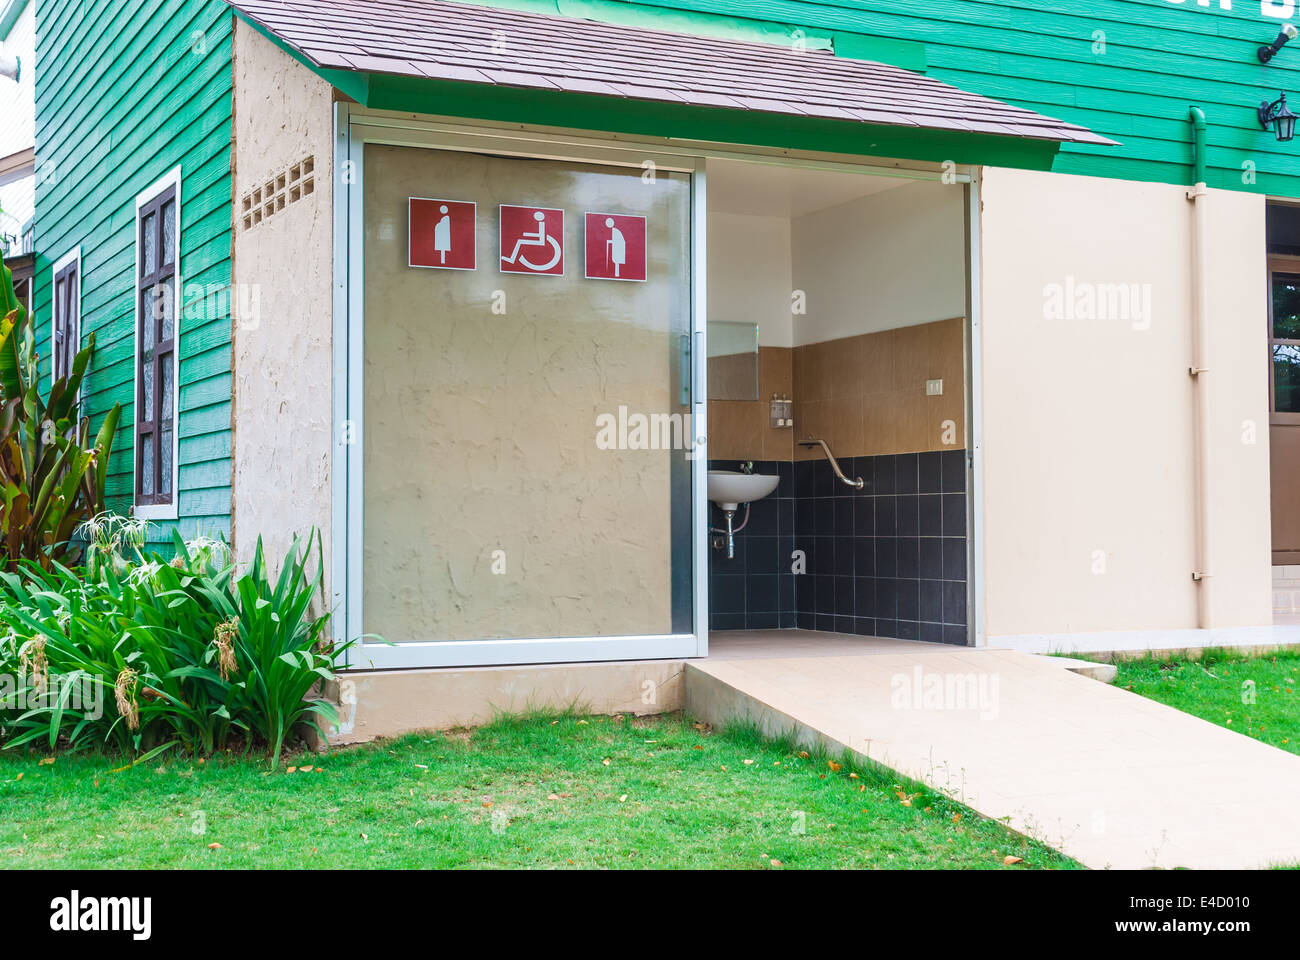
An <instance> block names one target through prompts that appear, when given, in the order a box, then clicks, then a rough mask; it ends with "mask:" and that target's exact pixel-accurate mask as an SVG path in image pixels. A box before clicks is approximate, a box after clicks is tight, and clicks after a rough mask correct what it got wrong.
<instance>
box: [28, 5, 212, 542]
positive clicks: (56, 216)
mask: <svg viewBox="0 0 1300 960" xmlns="http://www.w3.org/2000/svg"><path fill="white" fill-rule="evenodd" d="M36 17H37V24H38V39H37V65H36V118H37V119H36V162H37V169H38V172H40V173H41V174H42V175H41V176H40V177H39V178H38V180H39V182H38V186H37V194H36V249H37V256H38V260H37V285H36V294H35V312H36V315H37V317H38V320H39V322H40V326H39V328H38V349H39V350H40V352H41V354H42V361H41V363H42V373H43V375H44V376H46V377H48V375H49V360H48V354H49V350H48V339H49V333H50V329H49V317H50V299H51V278H50V266H51V264H52V263H53V262H54V261H55V260H57V259H58V258H59V257H61V256H63V255H64V254H65V253H67V252H68V251H69V250H71V249H73V248H74V247H76V246H78V245H80V247H81V253H82V276H83V279H82V299H81V310H82V320H81V330H82V335H83V337H85V336H86V335H87V334H89V333H90V332H92V331H93V332H94V334H95V338H96V343H95V356H94V358H93V360H92V362H91V367H90V373H89V375H88V377H87V381H86V386H85V387H84V388H83V397H84V398H85V412H86V413H87V414H88V415H89V416H90V417H91V420H92V428H93V427H95V426H97V424H98V422H99V421H100V419H101V418H102V417H103V414H104V412H105V411H106V410H107V409H108V408H109V407H110V406H111V405H112V404H113V403H121V404H122V406H123V416H122V426H121V429H120V431H119V433H118V436H117V438H116V440H115V445H114V456H113V464H112V469H111V473H110V479H109V484H108V494H109V497H110V503H111V505H112V506H113V507H114V508H115V509H117V510H119V511H121V512H126V510H127V509H128V508H129V507H130V505H131V502H132V493H133V489H132V488H133V464H134V449H133V447H134V443H133V441H134V436H135V432H134V430H135V426H134V425H135V416H134V407H135V404H134V395H133V390H134V382H135V381H134V372H135V371H134V349H135V347H134V343H135V313H134V289H135V288H134V279H135V198H136V196H137V195H138V194H139V193H140V192H141V191H143V190H145V189H147V188H148V187H149V186H150V185H151V184H153V183H155V182H156V181H157V180H159V179H160V178H161V177H163V176H164V175H165V174H167V173H168V172H169V171H170V170H172V169H173V168H175V167H176V166H178V165H179V166H180V167H181V175H182V180H181V204H182V206H181V238H180V277H181V283H182V312H181V318H180V345H179V350H178V357H179V360H180V375H179V388H180V421H179V423H178V427H177V429H178V431H179V462H178V470H177V489H178V491H179V503H178V513H179V517H180V520H179V522H180V525H181V529H182V531H183V532H184V533H185V534H186V535H190V534H193V533H196V532H202V533H207V534H217V533H222V534H226V535H229V532H230V483H231V472H230V463H231V459H230V442H231V432H230V410H231V405H230V390H231V372H230V369H231V368H230V312H229V301H228V291H229V285H230V279H231V275H230V240H231V234H230V203H231V197H230V190H231V179H230V139H231V26H232V17H231V13H230V10H229V8H228V7H227V6H226V4H225V3H224V2H222V0H161V2H160V0H37V8H36ZM170 527H171V524H170V523H168V522H165V521H157V522H155V523H154V527H153V538H154V539H158V540H161V539H163V538H165V537H169V536H170V533H169V528H170Z"/></svg>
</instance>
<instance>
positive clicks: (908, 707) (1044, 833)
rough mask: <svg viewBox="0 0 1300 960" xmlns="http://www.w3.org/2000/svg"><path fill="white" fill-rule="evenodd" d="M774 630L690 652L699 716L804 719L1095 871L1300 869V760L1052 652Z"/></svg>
mask: <svg viewBox="0 0 1300 960" xmlns="http://www.w3.org/2000/svg"><path fill="white" fill-rule="evenodd" d="M755 636H760V635H755ZM761 636H763V637H765V638H766V643H767V649H765V650H761V651H760V650H758V649H757V648H755V647H754V646H753V645H747V644H746V643H745V642H744V635H730V637H729V639H728V640H727V641H725V642H724V643H723V644H721V646H719V645H718V644H716V643H714V642H713V638H717V637H718V635H717V634H714V635H713V638H711V655H710V657H709V658H708V659H707V660H694V661H690V662H689V663H688V666H687V673H686V697H687V709H688V710H690V711H691V712H692V713H693V714H694V715H696V716H699V717H701V718H702V719H706V720H708V721H710V722H713V723H715V724H716V723H720V722H725V721H726V720H728V719H732V718H736V717H740V716H748V717H750V718H751V719H754V720H756V721H758V722H760V723H761V724H762V725H763V726H764V727H766V728H767V729H768V730H769V731H770V732H774V733H775V732H784V731H787V730H789V729H790V728H791V727H792V726H797V727H800V728H802V732H803V733H804V734H805V735H818V736H820V737H821V738H822V739H824V740H827V741H829V742H830V743H831V744H832V745H843V746H847V747H848V748H850V749H852V750H854V751H856V752H858V753H860V754H864V755H866V756H868V757H870V758H871V759H873V760H877V761H879V762H881V763H883V764H886V765H887V766H890V767H892V768H894V769H896V770H898V771H900V772H902V773H904V774H906V775H908V776H911V777H913V778H915V779H918V780H923V781H925V782H927V783H929V784H931V785H932V786H934V787H937V788H939V789H941V790H943V791H945V792H947V793H949V794H950V795H952V796H954V797H956V798H957V799H959V800H961V801H962V802H964V803H966V804H968V805H969V806H971V807H973V808H974V809H976V810H978V811H980V812H981V813H983V814H985V815H987V816H989V817H993V818H1002V817H1006V818H1008V820H1007V822H1008V823H1009V825H1010V826H1011V827H1013V828H1014V829H1016V830H1019V831H1021V832H1023V833H1027V834H1030V835H1032V836H1034V837H1037V838H1038V839H1041V840H1043V841H1044V842H1046V843H1048V844H1050V845H1051V846H1053V847H1055V848H1057V849H1059V850H1061V851H1063V852H1065V853H1067V854H1069V855H1070V856H1072V857H1074V858H1075V859H1077V860H1079V861H1080V862H1082V863H1085V864H1087V865H1088V866H1091V867H1097V868H1105V867H1113V868H1138V869H1140V868H1151V867H1161V868H1171V867H1193V868H1232V867H1265V866H1270V865H1272V864H1276V863H1285V862H1300V825H1298V824H1297V822H1296V817H1295V805H1296V802H1297V798H1300V757H1297V756H1295V755H1293V754H1290V753H1286V752H1284V751H1282V750H1278V749H1276V748H1274V747H1269V746H1265V745H1264V744H1261V743H1258V742H1257V741H1254V740H1251V739H1250V738H1248V737H1245V736H1242V735H1240V734H1237V733H1234V732H1232V731H1229V730H1226V729H1223V728H1220V727H1217V726H1215V725H1213V724H1211V723H1207V722H1205V721H1203V720H1199V719H1197V718H1195V717H1192V716H1189V715H1188V714H1185V713H1182V712H1180V711H1177V710H1173V709H1171V708H1169V707H1165V706H1162V705H1160V704H1158V703H1155V702H1154V701H1151V700H1147V699H1145V698H1143V697H1140V696H1138V695H1136V694H1133V693H1129V692H1128V691H1126V690H1122V689H1119V688H1116V687H1112V686H1109V685H1107V684H1104V683H1100V682H1098V681H1096V680H1091V679H1088V678H1085V677H1082V676H1077V675H1075V674H1073V673H1070V672H1069V671H1067V670H1064V669H1062V668H1061V667H1060V666H1059V665H1058V664H1055V663H1053V662H1052V660H1050V659H1049V658H1044V657H1037V656H1033V655H1030V654H1025V653H1020V652H1016V651H998V650H968V649H963V648H951V647H937V646H935V645H932V644H907V643H905V642H903V641H881V642H880V644H879V645H878V646H874V647H873V646H872V644H871V642H870V641H868V642H866V643H864V642H863V641H862V640H861V638H856V639H851V638H846V637H838V636H837V635H833V634H821V635H812V636H811V637H810V636H809V635H808V634H803V635H802V636H803V639H802V641H801V642H802V643H803V644H804V647H803V649H801V650H800V651H799V655H798V656H793V657H792V656H789V655H788V652H789V648H787V655H786V656H781V649H780V646H779V643H778V642H777V637H776V636H775V635H774V634H771V633H768V634H763V635H761ZM787 636H789V635H787ZM795 636H798V635H795ZM816 637H820V638H821V642H818V641H817V640H816V639H815V638H816ZM814 732H815V733H814Z"/></svg>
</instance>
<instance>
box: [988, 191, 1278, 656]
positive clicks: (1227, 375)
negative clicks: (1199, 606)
mask: <svg viewBox="0 0 1300 960" xmlns="http://www.w3.org/2000/svg"><path fill="white" fill-rule="evenodd" d="M982 199H983V214H982V295H983V299H982V319H983V324H982V326H983V339H982V370H983V384H984V392H983V396H982V403H983V411H982V413H983V438H984V446H983V450H984V471H985V472H984V479H985V489H984V520H985V543H984V557H983V559H984V565H985V577H986V602H987V609H986V632H987V634H988V636H989V637H990V638H996V637H997V636H999V635H1019V634H1030V633H1076V632H1084V631H1102V630H1115V629H1126V630H1142V629H1172V628H1187V627H1195V626H1197V617H1196V590H1197V587H1196V586H1195V584H1194V582H1193V580H1192V571H1193V569H1194V565H1195V526H1194V524H1195V519H1196V512H1195V466H1194V459H1193V457H1194V444H1195V423H1194V419H1193V390H1192V383H1191V378H1190V377H1189V375H1188V367H1189V366H1190V364H1191V359H1192V321H1191V309H1192V260H1191V258H1192V246H1191V238H1192V234H1191V229H1192V210H1191V203H1190V202H1189V201H1188V200H1187V198H1186V188H1184V187H1179V186H1171V185H1166V184H1147V183H1130V182H1124V181H1114V180H1103V179H1096V178H1087V177H1075V176H1064V175H1060V174H1045V173H1033V172H1022V171H1010V170H1001V169H988V170H986V171H985V174H984V185H983V193H982ZM1203 202H1204V204H1205V206H1206V210H1207V215H1208V216H1209V217H1210V224H1209V228H1210V229H1209V237H1210V246H1211V249H1210V251H1209V262H1210V264H1211V275H1210V277H1209V291H1210V303H1209V309H1210V312H1211V328H1212V331H1213V334H1212V342H1211V344H1210V359H1209V366H1210V368H1211V371H1212V373H1211V376H1212V378H1213V379H1212V380H1211V384H1212V391H1213V393H1212V400H1211V403H1212V405H1213V406H1212V411H1213V414H1212V422H1211V437H1212V440H1211V449H1210V451H1209V454H1210V459H1211V463H1212V464H1213V483H1212V496H1213V504H1212V519H1213V529H1214V531H1215V534H1214V535H1215V542H1214V548H1213V549H1214V554H1213V556H1212V557H1211V568H1212V570H1213V572H1214V574H1215V578H1214V586H1213V589H1214V591H1215V593H1214V595H1215V610H1216V619H1215V622H1214V624H1213V625H1214V626H1224V627H1226V626H1250V625H1258V624H1262V623H1267V622H1268V618H1269V592H1268V591H1269V577H1268V563H1269V551H1268V544H1269V536H1268V534H1269V529H1268V527H1269V509H1268V489H1269V482H1268V441H1267V430H1266V429H1265V425H1266V424H1267V422H1268V411H1267V395H1266V391H1265V381H1264V364H1263V358H1264V357H1265V355H1266V353H1265V351H1266V346H1265V343H1264V340H1263V334H1264V325H1263V322H1262V320H1261V318H1262V316H1263V310H1264V296H1263V293H1264V291H1263V282H1262V276H1263V236H1264V219H1263V213H1264V203H1263V199H1262V198H1260V197H1255V196H1250V195H1244V194H1229V193H1225V192H1223V191H1212V192H1211V195H1210V196H1209V197H1208V198H1207V199H1206V200H1205V201H1203ZM1252 237H1257V238H1258V242H1252V241H1251V238H1252ZM1107 285H1128V286H1129V289H1130V293H1132V294H1134V295H1135V296H1133V297H1131V298H1130V300H1131V302H1130V304H1129V307H1128V309H1127V310H1125V309H1122V307H1123V304H1122V300H1120V301H1116V303H1118V305H1119V308H1118V309H1112V308H1111V307H1110V305H1109V304H1108V306H1107V308H1106V309H1101V308H1100V306H1099V305H1100V304H1101V303H1102V302H1103V301H1106V300H1108V299H1109V298H1110V296H1111V294H1110V292H1109V291H1108V289H1107ZM1112 289H1113V287H1112ZM1086 290H1091V291H1092V293H1093V294H1094V295H1099V297H1098V299H1096V300H1095V301H1094V304H1097V306H1094V307H1093V308H1092V309H1091V310H1089V309H1088V308H1087V301H1086V297H1087V293H1086V292H1085V291H1086ZM1054 297H1055V300H1054ZM1066 299H1072V300H1073V301H1074V303H1075V308H1074V310H1073V315H1072V316H1071V314H1070V307H1069V306H1068V304H1064V301H1065V300H1066ZM1055 303H1061V304H1063V309H1050V308H1052V307H1053V305H1054V304H1055ZM1062 314H1064V316H1063V315H1062ZM1250 423H1253V424H1255V431H1254V442H1253V443H1249V442H1243V439H1244V433H1243V431H1247V432H1248V431H1249V424H1250Z"/></svg>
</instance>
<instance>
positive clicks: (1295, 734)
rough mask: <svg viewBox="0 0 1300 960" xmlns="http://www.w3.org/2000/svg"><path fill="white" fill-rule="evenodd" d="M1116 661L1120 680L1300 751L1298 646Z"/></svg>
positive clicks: (1242, 731)
mask: <svg viewBox="0 0 1300 960" xmlns="http://www.w3.org/2000/svg"><path fill="white" fill-rule="evenodd" d="M1115 665H1116V667H1118V668H1119V675H1118V677H1116V679H1115V683H1116V684H1117V685H1118V686H1121V687H1124V688H1125V689H1127V690H1132V691H1133V692H1134V693H1139V694H1141V695H1142V696H1144V697H1150V698H1151V699H1152V700H1158V701H1160V702H1161V703H1163V704H1166V705H1167V706H1170V707H1174V708H1175V709H1177V710H1182V711H1183V712H1184V713H1190V714H1192V715H1193V716H1197V717H1200V718H1201V719H1203V720H1209V721H1210V722H1211V723H1216V724H1218V725H1219V726H1221V727H1226V728H1228V729H1229V730H1234V731H1236V732H1237V733H1240V734H1243V735H1244V736H1247V737H1253V738H1254V739H1256V740H1259V741H1262V742H1263V743H1267V744H1269V745H1270V746H1274V747H1277V748H1279V749H1281V750H1288V751H1290V752H1291V753H1296V754H1300V652H1296V651H1291V650H1288V651H1278V652H1275V653H1268V654H1261V655H1255V656H1250V655H1244V654H1240V653H1234V652H1232V651H1229V650H1204V651H1202V652H1201V654H1200V656H1199V658H1197V659H1194V660H1193V659H1173V660H1167V659H1165V660H1162V659H1156V658H1153V657H1146V658H1143V659H1137V660H1121V661H1117V662H1116V664H1115ZM1252 700H1253V702H1251V701H1252Z"/></svg>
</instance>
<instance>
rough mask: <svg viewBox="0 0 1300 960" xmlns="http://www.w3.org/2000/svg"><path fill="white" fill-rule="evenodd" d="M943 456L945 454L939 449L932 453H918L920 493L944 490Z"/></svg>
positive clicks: (918, 486)
mask: <svg viewBox="0 0 1300 960" xmlns="http://www.w3.org/2000/svg"><path fill="white" fill-rule="evenodd" d="M942 456H943V454H941V453H939V452H937V451H935V452H932V453H918V454H917V455H916V460H917V480H918V483H917V492H918V493H941V492H943V461H942V459H941V457H942Z"/></svg>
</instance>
